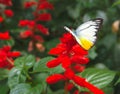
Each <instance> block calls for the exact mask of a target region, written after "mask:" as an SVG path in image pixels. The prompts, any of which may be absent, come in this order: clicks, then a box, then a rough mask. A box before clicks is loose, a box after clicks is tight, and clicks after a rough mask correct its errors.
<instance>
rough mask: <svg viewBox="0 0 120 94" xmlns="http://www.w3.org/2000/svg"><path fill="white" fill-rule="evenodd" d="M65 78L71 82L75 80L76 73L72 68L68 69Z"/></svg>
mask: <svg viewBox="0 0 120 94" xmlns="http://www.w3.org/2000/svg"><path fill="white" fill-rule="evenodd" d="M64 76H65V77H66V78H68V79H70V80H71V79H73V78H74V76H75V73H74V72H73V71H72V70H71V69H70V68H68V69H66V71H65V73H64Z"/></svg>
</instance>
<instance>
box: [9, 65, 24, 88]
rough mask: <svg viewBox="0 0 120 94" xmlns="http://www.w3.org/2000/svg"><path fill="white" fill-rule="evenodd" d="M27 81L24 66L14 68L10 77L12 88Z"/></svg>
mask: <svg viewBox="0 0 120 94" xmlns="http://www.w3.org/2000/svg"><path fill="white" fill-rule="evenodd" d="M25 81H26V73H25V72H24V71H23V69H22V68H19V67H15V68H13V69H12V70H11V71H10V73H9V77H8V85H9V87H10V88H13V87H15V86H16V85H17V84H19V83H23V82H25Z"/></svg>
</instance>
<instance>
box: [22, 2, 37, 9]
mask: <svg viewBox="0 0 120 94" xmlns="http://www.w3.org/2000/svg"><path fill="white" fill-rule="evenodd" d="M36 4H37V2H35V1H27V2H25V3H24V8H30V7H32V6H34V5H36Z"/></svg>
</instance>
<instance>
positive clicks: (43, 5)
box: [38, 1, 54, 10]
mask: <svg viewBox="0 0 120 94" xmlns="http://www.w3.org/2000/svg"><path fill="white" fill-rule="evenodd" d="M53 8H54V7H53V5H52V4H51V3H49V2H47V1H44V2H42V3H40V5H39V7H38V9H40V10H43V9H53Z"/></svg>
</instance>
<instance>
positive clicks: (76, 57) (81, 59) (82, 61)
mask: <svg viewBox="0 0 120 94" xmlns="http://www.w3.org/2000/svg"><path fill="white" fill-rule="evenodd" d="M71 61H72V62H73V63H78V64H87V63H88V62H89V59H88V58H87V57H83V56H80V55H74V56H72V57H71Z"/></svg>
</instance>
